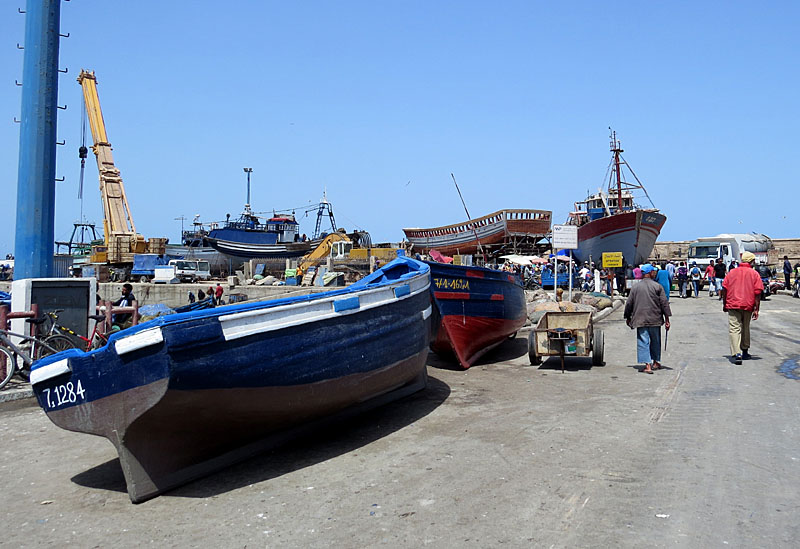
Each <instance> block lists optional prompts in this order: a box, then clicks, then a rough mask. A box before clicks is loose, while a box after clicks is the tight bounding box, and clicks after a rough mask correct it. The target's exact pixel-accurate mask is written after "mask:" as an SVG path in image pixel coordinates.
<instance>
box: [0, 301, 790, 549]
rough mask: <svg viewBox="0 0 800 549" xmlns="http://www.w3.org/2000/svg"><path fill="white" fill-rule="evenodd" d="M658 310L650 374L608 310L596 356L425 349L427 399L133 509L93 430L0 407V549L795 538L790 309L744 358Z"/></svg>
mask: <svg viewBox="0 0 800 549" xmlns="http://www.w3.org/2000/svg"><path fill="white" fill-rule="evenodd" d="M672 303H673V311H674V313H675V317H674V321H673V324H674V326H673V330H671V332H670V335H669V341H668V348H667V351H666V354H665V355H664V358H663V362H664V364H665V365H666V366H668V369H667V370H664V371H661V372H657V373H656V374H655V375H645V374H641V373H638V371H637V368H636V364H635V338H634V334H633V332H632V331H631V330H629V329H628V328H627V327H626V326H625V324H624V322H623V321H622V315H621V311H616V312H614V314H612V315H611V316H609V317H608V318H607V319H606V320H604V321H602V322H599V323H598V324H597V325H596V327H598V328H602V329H603V330H604V331H605V334H606V360H607V365H606V366H604V367H592V366H591V362H590V360H589V359H587V358H579V359H572V360H569V361H568V362H567V372H566V373H565V374H562V373H561V372H560V364H559V362H558V360H557V359H555V358H551V359H549V360H548V361H546V362H545V363H544V364H543V365H542V366H541V367H532V366H530V365H529V363H528V357H527V344H526V340H525V339H524V337H523V334H520V336H518V337H517V339H515V340H513V341H509V342H508V343H506V344H504V345H503V346H501V347H500V348H498V349H497V350H495V351H494V352H492V353H491V354H489V355H487V356H486V357H485V359H484V360H483V361H482V362H481V363H479V364H478V365H477V366H474V367H473V368H472V369H470V370H468V371H466V372H464V371H457V370H452V369H448V368H447V363H445V362H443V361H441V360H439V359H438V358H437V357H436V356H434V355H431V357H430V359H429V366H430V368H429V375H430V385H429V387H428V389H427V390H425V391H423V392H420V393H418V394H416V395H414V396H412V397H410V398H407V399H405V400H403V401H400V402H397V403H394V404H391V405H389V406H386V407H383V408H381V409H378V410H375V411H372V412H370V413H368V414H366V415H364V416H361V417H358V418H356V419H353V420H350V421H347V422H344V423H342V424H341V425H338V426H337V427H336V428H335V429H331V430H327V431H326V432H325V433H319V434H317V435H315V436H312V437H308V438H306V439H303V440H300V441H297V442H295V443H293V444H291V445H289V446H286V447H284V448H281V449H278V450H275V451H273V452H271V453H266V454H263V455H260V456H258V457H256V458H253V459H251V460H249V461H246V462H244V463H242V464H239V465H237V466H234V467H231V468H229V469H226V470H224V471H222V472H220V473H217V474H214V475H212V476H209V477H206V478H204V479H201V480H198V481H196V482H193V483H192V484H189V485H187V486H185V487H182V488H179V489H177V490H174V491H172V492H170V493H168V494H165V495H163V496H160V497H158V498H155V499H153V500H150V501H148V502H146V503H143V504H140V505H133V504H131V503H130V501H129V499H128V496H127V493H126V492H125V486H124V481H123V478H122V473H121V470H120V467H119V462H118V460H117V459H116V452H115V451H114V449H113V447H112V445H111V444H110V443H109V442H108V441H106V440H105V439H101V438H97V437H92V436H88V435H82V434H76V433H71V432H67V431H63V430H61V429H59V428H57V427H55V426H54V425H52V424H51V423H50V421H49V420H48V419H47V418H46V416H45V415H44V413H43V412H41V410H40V409H39V408H38V407H34V406H32V401H30V400H24V401H17V402H7V403H2V404H0V457H2V459H0V478H2V490H0V509H2V511H0V516H2V517H3V519H4V520H3V523H4V525H5V528H4V532H3V535H2V541H0V545H3V546H8V547H38V546H54V545H59V546H66V545H70V546H78V547H109V546H115V547H133V546H140V545H143V544H153V545H156V546H166V547H192V546H198V547H209V546H219V547H329V546H338V547H368V546H376V545H385V546H400V547H419V546H423V545H433V546H438V547H488V546H491V547H495V546H501V545H502V546H509V547H521V546H533V547H598V546H600V547H602V546H606V547H610V546H614V547H675V546H677V547H794V546H796V543H797V541H796V540H797V539H798V538H800V531H798V530H799V529H800V527H799V526H798V521H797V518H796V513H797V511H798V508H799V507H800V491H798V489H797V486H800V428H798V419H799V417H800V416H799V414H798V411H799V410H800V404H799V403H800V399H798V391H799V390H800V385H799V384H798V383H800V381H798V379H800V363H799V362H798V360H800V335H798V334H800V300H798V299H793V298H791V297H789V296H784V295H779V296H774V297H773V298H771V299H770V300H769V301H768V302H765V303H764V306H763V314H762V318H761V319H759V320H758V321H756V322H755V323H754V324H753V333H754V344H753V348H752V352H753V354H754V355H755V360H752V361H749V362H745V363H744V364H743V365H741V366H735V365H733V364H731V363H730V361H729V360H728V358H727V356H726V355H727V354H728V340H727V319H726V315H724V314H723V313H722V312H721V311H720V306H719V302H718V301H717V300H716V299H715V298H713V299H710V298H708V297H705V296H703V297H701V298H698V299H688V300H681V299H677V298H675V297H674V296H673V298H672Z"/></svg>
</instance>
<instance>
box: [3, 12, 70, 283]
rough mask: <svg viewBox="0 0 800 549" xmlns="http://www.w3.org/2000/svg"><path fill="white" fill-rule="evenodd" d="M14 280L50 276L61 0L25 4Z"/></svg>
mask: <svg viewBox="0 0 800 549" xmlns="http://www.w3.org/2000/svg"><path fill="white" fill-rule="evenodd" d="M25 11H26V13H25V58H24V62H23V69H22V86H23V87H22V124H21V127H20V135H19V173H18V179H17V228H16V240H15V243H14V244H15V247H14V256H15V262H14V278H16V279H18V280H19V279H23V278H37V277H48V276H52V275H53V247H54V240H55V202H56V186H55V176H56V121H57V120H56V119H57V115H56V112H57V111H56V109H57V101H58V41H59V30H60V11H61V0H27V4H26V8H25Z"/></svg>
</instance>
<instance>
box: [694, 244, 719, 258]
mask: <svg viewBox="0 0 800 549" xmlns="http://www.w3.org/2000/svg"><path fill="white" fill-rule="evenodd" d="M718 249H719V246H717V245H714V246H692V247H690V248H689V257H691V258H695V259H709V258H713V259H716V258H717V250H718Z"/></svg>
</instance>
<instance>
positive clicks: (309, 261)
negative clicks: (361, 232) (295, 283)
mask: <svg viewBox="0 0 800 549" xmlns="http://www.w3.org/2000/svg"><path fill="white" fill-rule="evenodd" d="M334 242H351V240H350V237H348V236H347V235H346V234H345V233H343V232H338V231H337V232H335V233H331V234H329V235H328V236H326V237H325V238H324V239H323V240H322V242H320V243H319V246H317V247H316V248H314V249H313V250H311V252H309V253H307V254H306V255H304V256H303V257H302V258H301V259H300V261H299V262H298V264H297V276H300V277H302V276H304V275H305V274H306V272H308V269H309V268H310V267H313V266H316V265H319V264H320V263H322V261H323V260H325V258H326V257H328V255H330V253H331V247H332V246H333V243H334Z"/></svg>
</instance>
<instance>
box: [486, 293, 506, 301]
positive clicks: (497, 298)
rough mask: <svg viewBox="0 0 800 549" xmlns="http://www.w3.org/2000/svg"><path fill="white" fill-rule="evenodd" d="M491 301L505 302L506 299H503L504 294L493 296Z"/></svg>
mask: <svg viewBox="0 0 800 549" xmlns="http://www.w3.org/2000/svg"><path fill="white" fill-rule="evenodd" d="M489 299H491V300H492V301H503V300H504V299H505V297H503V294H492V297H491V298H489Z"/></svg>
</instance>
